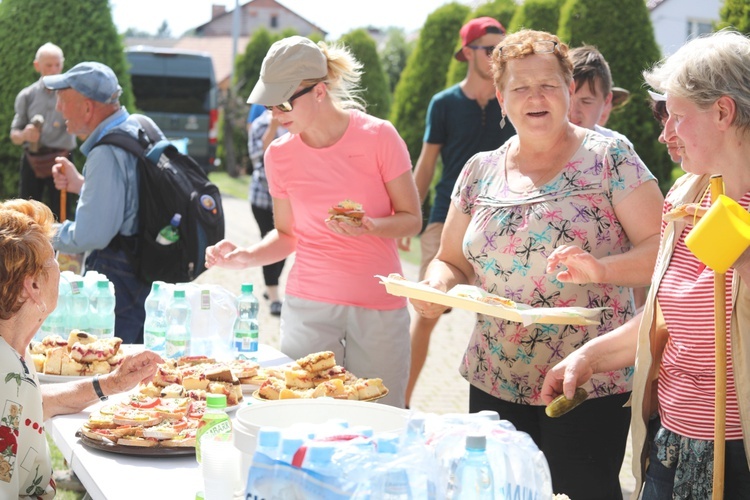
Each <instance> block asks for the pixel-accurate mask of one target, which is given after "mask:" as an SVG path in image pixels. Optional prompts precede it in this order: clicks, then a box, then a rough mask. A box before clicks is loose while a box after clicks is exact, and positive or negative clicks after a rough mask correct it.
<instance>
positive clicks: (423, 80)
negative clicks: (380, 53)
mask: <svg viewBox="0 0 750 500" xmlns="http://www.w3.org/2000/svg"><path fill="white" fill-rule="evenodd" d="M468 13H469V8H468V7H466V6H465V5H462V4H459V3H457V2H453V3H449V4H446V5H443V6H442V7H439V8H438V9H437V10H435V11H434V12H433V13H432V14H430V15H429V16H427V20H426V21H425V24H424V26H423V27H422V31H421V33H420V35H419V40H418V41H417V46H416V48H415V49H414V51H413V52H412V53H411V55H410V56H409V60H408V61H407V63H406V68H404V72H403V74H402V75H401V79H400V80H399V82H398V85H396V91H395V92H394V96H393V106H392V107H391V114H390V121H391V123H393V125H394V126H395V127H396V130H398V132H399V134H400V135H401V137H402V138H403V139H404V141H406V145H407V147H408V148H409V154H410V155H411V159H412V163H416V161H417V158H418V157H419V152H420V151H421V149H422V139H423V136H424V125H425V116H426V115H427V106H428V105H429V103H430V99H432V96H433V95H434V94H436V93H437V92H439V91H440V90H443V89H444V88H445V86H446V85H445V83H446V74H447V71H448V66H449V65H450V62H451V60H452V59H453V53H454V52H455V50H454V46H455V41H456V38H457V37H458V32H459V30H460V29H461V26H462V25H463V22H464V19H465V18H466V16H467V14H468ZM446 33H450V34H451V35H450V36H446Z"/></svg>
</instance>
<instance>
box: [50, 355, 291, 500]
mask: <svg viewBox="0 0 750 500" xmlns="http://www.w3.org/2000/svg"><path fill="white" fill-rule="evenodd" d="M289 361H291V360H290V359H289V358H288V357H287V356H285V355H284V354H282V353H281V352H280V351H278V350H276V349H274V348H273V347H270V346H267V345H260V346H259V349H258V362H259V363H260V364H261V365H262V366H275V365H280V364H284V363H288V362H289ZM251 397H252V396H250V395H246V396H245V400H246V403H245V404H247V403H248V402H250V401H248V400H249V399H250V398H251ZM102 404H103V403H97V404H96V405H92V406H90V407H89V408H87V409H86V410H84V411H83V412H81V413H76V414H73V415H60V416H57V417H54V418H52V419H50V420H49V421H47V422H46V425H45V428H46V430H47V432H48V433H50V435H51V436H52V439H53V440H54V442H55V445H56V446H57V447H58V448H59V449H60V452H61V453H62V455H63V457H64V458H65V460H67V461H68V464H69V465H70V467H71V468H72V469H73V471H74V472H75V473H76V475H77V476H78V478H79V479H80V480H81V483H83V486H84V487H85V488H86V491H87V492H88V494H89V495H90V496H91V498H92V499H93V500H134V499H135V500H152V499H165V500H166V499H169V500H183V499H184V500H193V499H194V498H195V493H196V492H197V491H200V490H202V489H203V481H202V478H201V475H200V472H199V469H198V463H197V462H196V461H195V456H193V455H188V456H176V457H175V456H172V457H148V456H130V455H121V454H117V453H110V452H106V451H100V450H96V449H92V448H88V447H86V446H83V445H82V444H81V442H80V441H79V439H78V438H77V437H75V435H76V432H77V431H78V430H79V429H80V428H81V425H82V424H83V423H84V422H85V421H86V419H87V418H88V415H89V413H90V412H91V411H92V410H94V409H96V408H97V407H98V406H100V405H102ZM234 413H236V412H233V415H234ZM243 480H244V478H243Z"/></svg>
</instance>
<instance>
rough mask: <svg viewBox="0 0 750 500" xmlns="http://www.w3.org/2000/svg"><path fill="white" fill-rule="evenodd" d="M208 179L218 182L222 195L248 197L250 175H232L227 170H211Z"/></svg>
mask: <svg viewBox="0 0 750 500" xmlns="http://www.w3.org/2000/svg"><path fill="white" fill-rule="evenodd" d="M208 179H209V180H210V181H211V182H213V183H214V184H216V186H217V187H218V188H219V191H221V194H222V195H225V196H232V197H233V198H240V199H244V198H247V188H248V186H249V185H250V176H249V175H241V176H239V177H230V176H229V174H227V173H226V172H211V173H210V174H208Z"/></svg>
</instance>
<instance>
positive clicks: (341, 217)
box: [326, 200, 365, 227]
mask: <svg viewBox="0 0 750 500" xmlns="http://www.w3.org/2000/svg"><path fill="white" fill-rule="evenodd" d="M328 214H329V217H328V219H326V220H329V221H331V220H337V221H341V222H346V223H347V224H349V225H351V226H356V227H359V226H361V225H362V218H363V217H364V216H365V211H364V210H363V209H362V205H361V204H360V203H357V202H355V201H352V200H344V201H342V202H339V203H337V204H336V205H333V206H332V207H331V208H329V209H328Z"/></svg>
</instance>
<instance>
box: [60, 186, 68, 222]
mask: <svg viewBox="0 0 750 500" xmlns="http://www.w3.org/2000/svg"><path fill="white" fill-rule="evenodd" d="M66 220H68V190H67V189H61V190H60V222H65V221H66Z"/></svg>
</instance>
